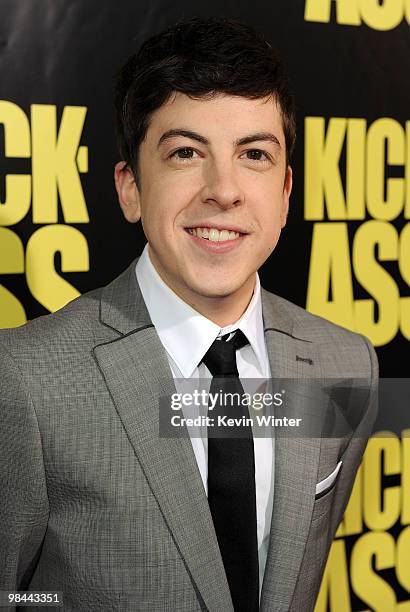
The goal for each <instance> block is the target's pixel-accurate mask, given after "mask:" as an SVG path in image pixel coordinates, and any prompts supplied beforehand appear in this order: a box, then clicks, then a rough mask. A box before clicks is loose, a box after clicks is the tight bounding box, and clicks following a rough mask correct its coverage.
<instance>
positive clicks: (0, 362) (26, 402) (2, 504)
mask: <svg viewBox="0 0 410 612" xmlns="http://www.w3.org/2000/svg"><path fill="white" fill-rule="evenodd" d="M48 516H49V505H48V498H47V487H46V479H45V470H44V462H43V452H42V443H41V435H40V431H39V426H38V421H37V417H36V413H35V410H34V406H33V403H32V401H31V398H30V393H29V389H28V387H27V384H26V382H25V380H24V378H23V375H22V373H21V371H20V369H19V367H18V365H17V363H16V361H14V360H13V358H12V356H11V354H10V353H9V352H8V351H7V350H6V349H5V348H4V346H2V345H1V344H0V590H3V591H5V590H10V591H18V590H20V591H23V590H27V589H28V588H29V584H30V580H31V578H32V575H33V573H34V571H35V568H36V565H37V562H38V558H39V555H40V552H41V546H42V542H43V539H44V535H45V532H46V528H47V522H48ZM2 609H3V608H2ZM9 609H14V607H10V608H9Z"/></svg>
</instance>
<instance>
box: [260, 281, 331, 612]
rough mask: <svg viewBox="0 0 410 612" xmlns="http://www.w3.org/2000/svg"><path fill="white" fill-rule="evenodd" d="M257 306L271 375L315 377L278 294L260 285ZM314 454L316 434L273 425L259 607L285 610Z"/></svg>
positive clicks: (311, 352)
mask: <svg viewBox="0 0 410 612" xmlns="http://www.w3.org/2000/svg"><path fill="white" fill-rule="evenodd" d="M262 309H263V318H264V328H265V341H266V346H267V351H268V356H269V362H270V367H271V374H272V378H291V379H294V378H296V379H299V378H314V377H317V378H320V377H321V370H320V364H319V358H318V354H317V352H316V348H315V345H314V343H312V342H310V341H309V340H307V339H305V338H303V336H302V337H299V335H300V334H299V335H298V330H295V329H294V323H293V319H292V318H291V317H290V316H289V314H288V312H287V310H286V307H285V305H284V304H283V302H282V301H281V300H280V298H277V297H276V296H274V295H272V294H269V293H267V292H266V291H264V290H262ZM303 409H304V405H303V403H302V404H300V405H298V414H297V416H300V417H302V419H303V416H304V414H303ZM299 410H300V412H299ZM306 418H307V415H306ZM319 455H320V439H319V438H307V437H300V438H298V437H290V436H289V433H286V431H281V430H280V429H277V430H275V464H274V474H275V480H274V499H273V512H272V521H271V532H270V541H269V548H268V557H267V562H266V569H265V575H264V581H263V588H262V597H261V610H262V611H268V610H269V611H273V610H274V611H278V612H279V611H282V610H289V609H291V602H292V595H293V592H294V590H295V586H296V581H297V578H298V574H299V570H300V565H301V561H302V558H303V554H304V550H305V546H306V541H307V537H308V533H309V527H310V521H311V515H312V511H313V503H314V496H315V484H316V476H317V471H318V464H319Z"/></svg>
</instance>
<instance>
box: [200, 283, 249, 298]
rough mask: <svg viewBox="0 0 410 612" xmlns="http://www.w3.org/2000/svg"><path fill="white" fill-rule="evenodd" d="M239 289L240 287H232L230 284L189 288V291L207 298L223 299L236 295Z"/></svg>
mask: <svg viewBox="0 0 410 612" xmlns="http://www.w3.org/2000/svg"><path fill="white" fill-rule="evenodd" d="M240 288H241V285H239V286H238V285H237V284H235V285H233V284H232V283H220V284H214V285H213V286H209V285H208V286H207V287H203V286H201V287H194V286H191V291H193V292H194V293H197V294H199V295H201V296H202V297H208V298H224V297H228V296H229V295H232V294H234V293H236V292H237V291H238V290H239V289H240Z"/></svg>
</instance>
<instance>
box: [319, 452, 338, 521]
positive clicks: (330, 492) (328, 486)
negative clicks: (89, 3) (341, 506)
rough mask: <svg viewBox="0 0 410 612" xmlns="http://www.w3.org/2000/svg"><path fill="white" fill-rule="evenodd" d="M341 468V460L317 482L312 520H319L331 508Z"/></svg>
mask: <svg viewBox="0 0 410 612" xmlns="http://www.w3.org/2000/svg"><path fill="white" fill-rule="evenodd" d="M341 469H342V461H339V463H338V464H337V465H336V467H335V469H334V470H332V471H331V472H330V474H329V475H328V476H327V477H326V478H324V479H323V480H321V481H320V482H318V483H317V485H316V491H315V503H314V505H313V515H312V521H317V520H318V519H320V518H321V517H322V516H324V515H326V514H327V513H328V511H329V510H330V507H331V505H332V500H333V497H334V493H335V489H336V484H337V480H338V476H339V474H340V472H341Z"/></svg>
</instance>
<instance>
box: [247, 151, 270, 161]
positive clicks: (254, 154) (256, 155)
mask: <svg viewBox="0 0 410 612" xmlns="http://www.w3.org/2000/svg"><path fill="white" fill-rule="evenodd" d="M246 155H247V157H248V159H252V160H254V161H267V159H268V158H267V156H266V153H264V151H261V150H260V149H251V150H250V151H246ZM262 156H263V157H264V158H263V157H262Z"/></svg>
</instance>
